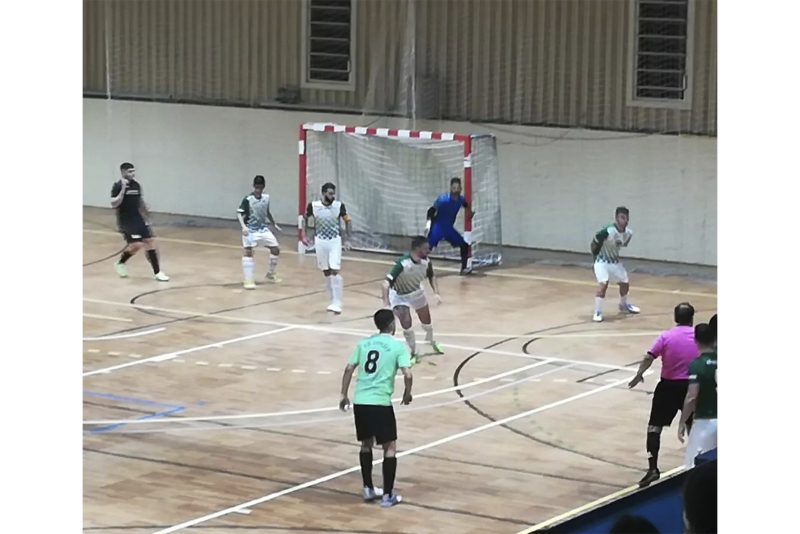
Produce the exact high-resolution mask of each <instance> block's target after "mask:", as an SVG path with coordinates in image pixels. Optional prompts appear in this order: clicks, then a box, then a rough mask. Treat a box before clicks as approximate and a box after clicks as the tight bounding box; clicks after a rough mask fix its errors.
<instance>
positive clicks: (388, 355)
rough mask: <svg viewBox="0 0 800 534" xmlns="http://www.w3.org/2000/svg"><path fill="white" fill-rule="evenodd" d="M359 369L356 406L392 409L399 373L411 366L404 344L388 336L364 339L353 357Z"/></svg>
mask: <svg viewBox="0 0 800 534" xmlns="http://www.w3.org/2000/svg"><path fill="white" fill-rule="evenodd" d="M350 365H354V366H355V367H356V368H357V369H358V375H357V376H356V390H355V393H354V394H353V404H371V405H377V406H391V404H392V394H393V393H394V380H395V376H396V375H397V370H398V369H400V368H401V367H411V355H410V354H409V353H408V349H407V348H406V346H405V344H404V343H402V342H400V341H398V340H397V339H395V338H393V337H392V336H390V335H387V334H375V335H374V336H370V337H368V338H365V339H362V340H361V341H359V343H358V345H356V349H355V350H354V351H353V355H352V356H350Z"/></svg>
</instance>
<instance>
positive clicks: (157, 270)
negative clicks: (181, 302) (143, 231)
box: [143, 232, 169, 282]
mask: <svg viewBox="0 0 800 534" xmlns="http://www.w3.org/2000/svg"><path fill="white" fill-rule="evenodd" d="M148 233H149V232H148ZM143 242H144V248H145V254H147V261H149V262H150V266H151V267H152V268H153V276H154V277H155V279H156V280H158V281H159V282H168V281H169V276H167V275H166V274H164V273H163V272H162V271H161V265H160V263H159V261H158V250H156V244H155V242H154V241H153V238H152V237H148V238H147V239H144V240H143Z"/></svg>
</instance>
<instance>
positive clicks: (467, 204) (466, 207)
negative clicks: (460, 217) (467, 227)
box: [461, 197, 475, 220]
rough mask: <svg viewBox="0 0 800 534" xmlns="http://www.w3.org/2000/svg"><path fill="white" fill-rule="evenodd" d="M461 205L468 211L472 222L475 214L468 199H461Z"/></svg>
mask: <svg viewBox="0 0 800 534" xmlns="http://www.w3.org/2000/svg"><path fill="white" fill-rule="evenodd" d="M461 205H462V206H463V207H464V209H465V210H467V216H468V217H469V218H470V220H472V218H473V217H475V212H474V211H472V207H471V206H470V205H469V202H467V199H466V198H464V197H461Z"/></svg>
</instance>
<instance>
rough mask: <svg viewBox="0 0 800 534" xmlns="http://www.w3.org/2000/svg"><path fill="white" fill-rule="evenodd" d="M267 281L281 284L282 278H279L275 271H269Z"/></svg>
mask: <svg viewBox="0 0 800 534" xmlns="http://www.w3.org/2000/svg"><path fill="white" fill-rule="evenodd" d="M267 281H268V282H272V283H273V284H279V283H280V281H281V279H280V278H278V277H277V276H276V275H275V273H267Z"/></svg>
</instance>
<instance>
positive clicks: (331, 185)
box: [322, 182, 336, 195]
mask: <svg viewBox="0 0 800 534" xmlns="http://www.w3.org/2000/svg"><path fill="white" fill-rule="evenodd" d="M328 189H333V190H334V191H335V190H336V186H335V185H333V184H332V183H331V182H325V183H324V184H323V185H322V194H323V195H324V194H325V191H327V190H328Z"/></svg>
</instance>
